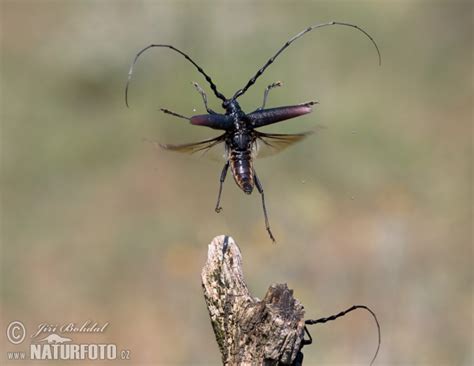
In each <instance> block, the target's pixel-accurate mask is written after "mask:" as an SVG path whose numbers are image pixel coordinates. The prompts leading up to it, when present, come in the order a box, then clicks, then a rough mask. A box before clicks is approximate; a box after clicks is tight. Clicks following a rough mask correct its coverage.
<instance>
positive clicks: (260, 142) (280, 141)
mask: <svg viewBox="0 0 474 366" xmlns="http://www.w3.org/2000/svg"><path fill="white" fill-rule="evenodd" d="M312 133H313V132H312V131H308V132H301V133H293V134H286V133H264V132H257V135H256V139H255V142H254V145H253V147H252V150H253V151H252V152H253V154H254V156H255V157H259V158H265V157H267V156H272V155H274V154H277V153H279V152H280V151H283V150H285V149H286V148H287V147H289V146H291V145H293V144H295V143H297V142H300V141H301V140H303V139H304V138H305V137H307V136H309V135H311V134H312Z"/></svg>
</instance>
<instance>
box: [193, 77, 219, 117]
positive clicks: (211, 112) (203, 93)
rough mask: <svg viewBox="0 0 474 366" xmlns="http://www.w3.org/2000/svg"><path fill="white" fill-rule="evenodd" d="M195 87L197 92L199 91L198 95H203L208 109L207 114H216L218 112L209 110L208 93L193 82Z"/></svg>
mask: <svg viewBox="0 0 474 366" xmlns="http://www.w3.org/2000/svg"><path fill="white" fill-rule="evenodd" d="M193 85H194V87H195V88H196V90H197V91H198V93H199V94H201V97H202V101H203V102H204V106H205V107H206V111H207V113H209V114H216V112H214V111H213V110H212V109H211V108H209V107H208V106H207V95H206V92H205V91H204V89H203V88H201V87H200V86H199V84H198V83H196V82H194V81H193Z"/></svg>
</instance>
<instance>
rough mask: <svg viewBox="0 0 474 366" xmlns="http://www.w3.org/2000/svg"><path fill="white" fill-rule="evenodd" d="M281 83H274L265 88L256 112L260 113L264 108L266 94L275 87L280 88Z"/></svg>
mask: <svg viewBox="0 0 474 366" xmlns="http://www.w3.org/2000/svg"><path fill="white" fill-rule="evenodd" d="M282 85H283V83H282V82H281V81H275V82H274V83H271V84H270V85H269V86H267V87H266V88H265V91H264V92H263V103H262V106H261V107H260V108H258V109H257V111H261V110H262V109H264V108H265V104H267V98H268V93H269V92H270V90H271V89H273V88H276V87H277V86H282Z"/></svg>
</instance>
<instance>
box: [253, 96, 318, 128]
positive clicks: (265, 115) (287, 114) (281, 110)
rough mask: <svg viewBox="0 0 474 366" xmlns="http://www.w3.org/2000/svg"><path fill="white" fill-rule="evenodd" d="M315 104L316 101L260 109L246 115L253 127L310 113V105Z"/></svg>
mask: <svg viewBox="0 0 474 366" xmlns="http://www.w3.org/2000/svg"><path fill="white" fill-rule="evenodd" d="M315 104H318V102H305V103H301V104H297V105H290V106H286V107H277V108H269V109H262V110H257V111H255V112H252V113H250V114H247V116H246V117H247V119H248V120H249V121H250V123H251V126H252V127H253V128H258V127H263V126H266V125H270V124H272V123H277V122H281V121H285V120H287V119H290V118H294V117H298V116H302V115H304V114H308V113H311V111H312V110H313V109H312V106H313V105H315Z"/></svg>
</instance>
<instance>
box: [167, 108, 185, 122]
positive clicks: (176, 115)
mask: <svg viewBox="0 0 474 366" xmlns="http://www.w3.org/2000/svg"><path fill="white" fill-rule="evenodd" d="M160 111H162V112H163V113H166V114H171V115H172V116H175V117H178V118H182V119H187V120H188V121H190V120H191V118H189V117H186V116H183V115H182V114H179V113H176V112H173V111H170V110H169V109H166V108H160Z"/></svg>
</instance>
